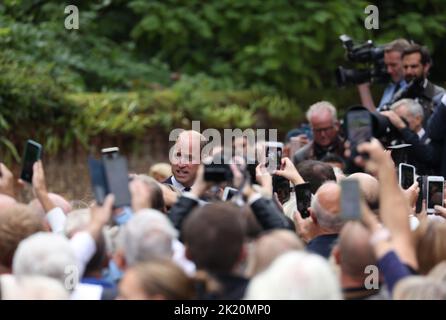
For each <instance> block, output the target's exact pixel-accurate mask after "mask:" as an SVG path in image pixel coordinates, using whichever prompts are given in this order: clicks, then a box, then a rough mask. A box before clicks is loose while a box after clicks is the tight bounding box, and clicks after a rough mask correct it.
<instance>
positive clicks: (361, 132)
mask: <svg viewBox="0 0 446 320" xmlns="http://www.w3.org/2000/svg"><path fill="white" fill-rule="evenodd" d="M346 129H347V138H348V140H349V141H350V144H351V150H352V156H354V155H356V154H357V151H356V147H357V146H358V145H359V144H361V143H363V142H366V141H370V140H371V139H372V137H373V127H372V117H371V115H370V112H369V111H367V110H362V109H361V110H351V111H349V112H348V113H347V114H346Z"/></svg>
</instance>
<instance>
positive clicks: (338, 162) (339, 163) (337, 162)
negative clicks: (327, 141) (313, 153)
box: [321, 153, 345, 171]
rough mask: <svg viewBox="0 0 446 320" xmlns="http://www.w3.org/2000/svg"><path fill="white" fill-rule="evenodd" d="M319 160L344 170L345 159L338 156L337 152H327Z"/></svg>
mask: <svg viewBox="0 0 446 320" xmlns="http://www.w3.org/2000/svg"><path fill="white" fill-rule="evenodd" d="M321 162H323V163H328V164H329V165H331V166H332V167H333V168H335V167H336V168H339V169H340V170H342V171H344V170H345V161H344V159H342V158H341V157H340V156H338V155H337V154H334V153H329V154H327V155H325V156H324V157H323V158H322V159H321Z"/></svg>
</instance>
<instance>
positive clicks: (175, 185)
mask: <svg viewBox="0 0 446 320" xmlns="http://www.w3.org/2000/svg"><path fill="white" fill-rule="evenodd" d="M171 180H172V185H173V186H174V187H175V188H177V189H179V190H180V191H181V192H183V190H184V188H186V187H185V186H183V185H182V184H181V183H179V182H178V181H177V179H175V176H172V179H171Z"/></svg>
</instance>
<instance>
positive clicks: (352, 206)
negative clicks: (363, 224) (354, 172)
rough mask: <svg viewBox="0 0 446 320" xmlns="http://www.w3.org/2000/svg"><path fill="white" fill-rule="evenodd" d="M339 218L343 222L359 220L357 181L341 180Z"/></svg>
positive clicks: (359, 207) (359, 208)
mask: <svg viewBox="0 0 446 320" xmlns="http://www.w3.org/2000/svg"><path fill="white" fill-rule="evenodd" d="M341 218H342V219H343V220H359V219H360V218H361V206H360V191H359V183H358V180H355V179H344V180H341Z"/></svg>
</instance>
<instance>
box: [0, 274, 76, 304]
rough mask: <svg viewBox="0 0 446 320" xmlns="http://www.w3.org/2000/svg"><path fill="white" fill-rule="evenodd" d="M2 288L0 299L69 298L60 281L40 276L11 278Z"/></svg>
mask: <svg viewBox="0 0 446 320" xmlns="http://www.w3.org/2000/svg"><path fill="white" fill-rule="evenodd" d="M0 281H1V280H0ZM0 287H1V283H0ZM2 289H3V290H2V297H1V300H68V299H69V298H70V296H69V292H68V291H67V290H66V289H65V288H64V287H63V285H62V283H60V281H57V280H55V279H52V278H49V277H42V276H24V277H21V278H18V279H16V278H11V281H8V285H6V286H3V288H2Z"/></svg>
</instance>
